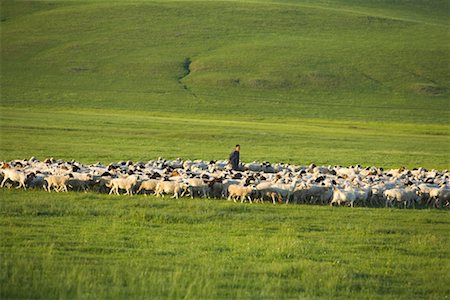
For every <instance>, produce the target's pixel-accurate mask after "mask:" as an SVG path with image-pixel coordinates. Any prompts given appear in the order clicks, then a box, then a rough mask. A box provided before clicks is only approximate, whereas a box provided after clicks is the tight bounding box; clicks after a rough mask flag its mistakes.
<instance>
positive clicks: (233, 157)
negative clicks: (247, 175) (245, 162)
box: [228, 144, 241, 171]
mask: <svg viewBox="0 0 450 300" xmlns="http://www.w3.org/2000/svg"><path fill="white" fill-rule="evenodd" d="M239 151H241V145H239V144H237V145H236V147H235V149H234V151H233V152H231V154H230V157H229V159H228V163H229V164H230V165H231V168H232V169H233V170H236V171H239V170H240V167H239Z"/></svg>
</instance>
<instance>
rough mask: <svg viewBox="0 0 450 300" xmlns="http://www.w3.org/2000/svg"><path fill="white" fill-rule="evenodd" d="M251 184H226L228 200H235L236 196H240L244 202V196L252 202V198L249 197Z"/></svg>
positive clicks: (251, 189)
mask: <svg viewBox="0 0 450 300" xmlns="http://www.w3.org/2000/svg"><path fill="white" fill-rule="evenodd" d="M253 189H254V188H253V187H252V186H240V185H237V184H231V185H229V186H228V200H229V201H231V199H233V201H234V202H236V199H237V198H241V203H243V202H244V200H245V198H247V199H248V201H249V202H250V203H252V198H250V194H251V193H252V191H253Z"/></svg>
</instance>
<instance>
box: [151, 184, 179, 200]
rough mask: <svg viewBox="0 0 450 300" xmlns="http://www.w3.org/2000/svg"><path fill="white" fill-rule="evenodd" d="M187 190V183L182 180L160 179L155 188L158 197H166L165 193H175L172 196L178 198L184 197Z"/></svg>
mask: <svg viewBox="0 0 450 300" xmlns="http://www.w3.org/2000/svg"><path fill="white" fill-rule="evenodd" d="M185 192H186V185H185V184H184V183H182V182H175V181H160V182H158V184H157V186H156V189H155V194H156V197H160V196H162V197H164V194H173V196H172V198H176V199H178V197H180V196H181V197H182V196H183V195H184V193H185Z"/></svg>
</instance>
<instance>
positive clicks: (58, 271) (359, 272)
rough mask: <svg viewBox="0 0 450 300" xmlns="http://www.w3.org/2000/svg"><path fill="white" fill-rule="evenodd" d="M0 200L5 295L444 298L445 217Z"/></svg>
mask: <svg viewBox="0 0 450 300" xmlns="http://www.w3.org/2000/svg"><path fill="white" fill-rule="evenodd" d="M30 194H31V195H32V197H31V198H30ZM0 196H1V197H0V199H2V200H1V204H2V205H1V207H0V215H1V218H0V226H1V227H0V228H1V231H2V243H1V252H2V260H1V268H0V270H1V271H0V283H1V286H2V289H1V296H2V298H11V297H13V298H29V297H33V298H67V297H69V298H72V297H77V298H129V297H130V298H136V297H139V298H141V297H143V298H148V297H163V298H166V297H169V298H182V297H184V296H186V297H187V298H194V299H198V298H208V299H212V298H241V297H245V298H261V297H264V298H280V297H283V298H288V297H296V298H297V297H300V298H304V297H308V298H312V297H314V298H317V297H324V298H329V297H339V298H348V297H349V296H351V297H354V298H359V299H361V298H366V297H371V298H378V297H382V298H395V299H399V298H404V299H411V298H415V299H416V298H435V299H443V298H444V296H446V295H448V294H449V293H450V290H449V286H448V284H447V281H446V279H447V275H448V273H449V272H450V259H449V257H450V252H449V249H450V247H449V246H450V240H449V238H450V237H449V234H448V226H449V221H448V212H446V211H432V210H415V211H412V210H408V211H407V212H405V211H403V210H397V209H394V210H388V209H366V208H355V209H348V208H341V209H332V208H329V207H314V206H273V205H271V204H266V205H252V206H251V205H239V204H235V203H227V202H226V201H213V200H210V201H206V200H177V201H175V200H157V199H155V198H153V197H149V198H146V199H144V197H143V196H139V197H135V198H133V199H130V198H127V199H124V198H122V197H121V198H120V199H119V198H118V197H115V196H113V197H111V196H110V197H108V196H105V195H97V194H88V195H85V194H84V195H83V194H75V193H68V194H64V195H61V194H60V195H56V194H50V195H49V194H47V193H46V192H42V191H27V192H25V191H8V190H0ZM25 286H26V287H27V288H24V287H25Z"/></svg>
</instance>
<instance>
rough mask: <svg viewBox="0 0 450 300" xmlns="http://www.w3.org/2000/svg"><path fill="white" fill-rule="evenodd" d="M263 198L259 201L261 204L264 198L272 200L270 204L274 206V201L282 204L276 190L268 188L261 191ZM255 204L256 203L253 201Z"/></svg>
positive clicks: (281, 198) (281, 199)
mask: <svg viewBox="0 0 450 300" xmlns="http://www.w3.org/2000/svg"><path fill="white" fill-rule="evenodd" d="M262 193H263V196H262V198H261V199H260V201H261V203H263V202H264V196H267V197H269V198H270V199H272V203H273V204H275V200H277V201H278V203H280V204H281V203H283V197H282V196H281V195H280V193H279V191H277V190H272V189H270V188H268V189H265V190H262ZM255 202H256V201H255Z"/></svg>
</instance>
